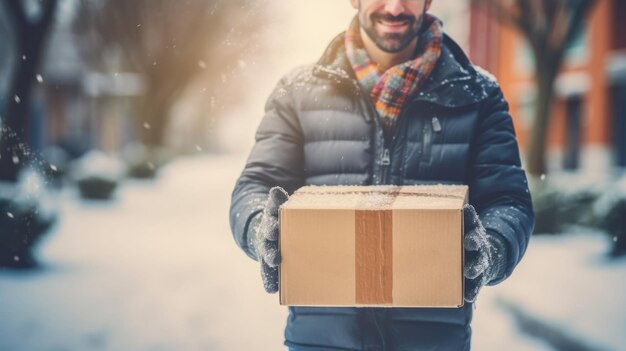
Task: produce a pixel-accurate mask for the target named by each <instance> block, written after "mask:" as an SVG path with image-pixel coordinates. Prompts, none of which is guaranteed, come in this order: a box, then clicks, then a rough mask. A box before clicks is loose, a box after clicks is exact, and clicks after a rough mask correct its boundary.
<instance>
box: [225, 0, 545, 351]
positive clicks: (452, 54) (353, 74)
mask: <svg viewBox="0 0 626 351" xmlns="http://www.w3.org/2000/svg"><path fill="white" fill-rule="evenodd" d="M430 3H431V0H405V1H401V0H360V1H359V0H351V4H352V6H353V7H354V8H355V9H357V10H358V14H357V16H356V17H355V18H354V20H353V21H352V23H351V24H350V25H349V28H348V30H347V31H346V32H345V33H342V34H341V35H339V36H338V37H337V38H336V39H335V40H333V41H332V42H331V43H330V45H329V47H328V48H327V49H326V52H325V53H324V54H323V55H322V58H321V59H320V60H319V62H318V63H317V64H315V65H312V66H308V67H304V68H300V69H298V70H296V71H294V72H292V73H291V74H289V75H287V76H286V77H284V78H283V79H282V80H281V81H280V83H279V84H278V87H277V88H276V90H275V91H274V93H273V94H272V95H271V96H270V98H269V100H268V102H267V105H266V115H265V117H264V118H263V120H262V122H261V125H260V126H259V129H258V131H257V134H256V144H255V146H254V148H253V150H252V152H251V155H250V156H249V159H248V161H247V164H246V166H245V169H244V170H243V172H242V174H241V177H240V178H239V180H238V181H237V184H236V186H235V189H234V192H233V197H232V204H231V227H232V230H233V234H234V237H235V240H236V242H237V244H238V245H239V246H240V247H241V248H242V249H243V250H244V251H245V252H246V253H247V254H248V255H249V256H250V257H252V258H253V259H256V260H259V261H260V262H261V267H262V277H263V282H264V285H265V289H266V290H267V291H268V292H276V291H277V290H278V264H279V263H280V252H279V249H278V237H279V235H280V232H279V226H278V219H277V216H278V208H279V206H280V204H282V203H283V202H284V201H286V199H287V198H288V194H289V193H292V192H293V191H295V190H296V189H298V188H299V187H301V186H304V185H311V184H312V185H347V184H355V185H371V184H396V185H401V184H429V183H430V184H432V183H442V184H467V185H468V186H469V189H470V198H469V203H470V204H471V205H470V206H467V207H466V208H465V222H466V223H465V233H466V234H465V244H464V247H465V271H464V275H465V288H466V290H465V300H466V301H467V303H466V304H465V305H464V307H462V308H456V309H455V308H452V309H427V308H311V307H308V308H305V307H290V308H289V318H288V321H287V327H286V330H285V338H286V341H285V344H286V345H287V346H289V347H290V349H292V350H468V349H469V347H470V339H471V329H470V322H471V319H472V309H473V302H474V300H475V299H476V296H477V294H478V291H479V290H480V288H481V287H482V286H483V285H487V284H489V285H493V284H497V283H499V282H500V281H502V280H504V279H505V278H506V277H508V276H509V275H510V274H511V272H512V271H513V268H514V267H515V265H516V264H517V263H518V262H519V260H520V258H521V257H522V255H523V253H524V251H525V249H526V246H527V243H528V239H529V236H530V233H531V231H532V226H533V221H534V216H533V212H532V207H531V202H530V195H529V192H528V186H527V183H526V176H525V173H524V170H523V169H522V168H521V167H520V159H519V151H518V146H517V141H516V139H515V133H514V130H513V125H512V121H511V116H510V115H509V113H508V105H507V103H506V101H505V100H504V98H503V96H502V93H501V91H500V89H499V87H498V85H497V83H496V82H495V81H494V80H492V79H490V78H489V76H488V75H487V74H484V73H481V72H479V71H477V70H476V68H475V67H474V66H472V64H471V63H470V62H469V60H468V59H467V57H466V56H465V55H464V54H463V52H462V50H461V49H460V48H459V47H458V46H457V45H456V44H455V43H454V42H453V41H452V40H451V39H450V38H449V37H447V36H446V35H445V34H443V31H442V24H441V22H440V21H439V20H437V19H436V18H434V17H433V16H431V15H429V14H428V13H427V12H426V11H427V10H428V8H429V7H430ZM283 189H284V190H283ZM268 194H269V196H268ZM474 209H475V210H474Z"/></svg>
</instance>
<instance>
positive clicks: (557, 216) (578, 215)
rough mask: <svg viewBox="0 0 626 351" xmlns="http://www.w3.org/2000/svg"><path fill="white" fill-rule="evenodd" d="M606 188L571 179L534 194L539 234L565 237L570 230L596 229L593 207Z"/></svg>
mask: <svg viewBox="0 0 626 351" xmlns="http://www.w3.org/2000/svg"><path fill="white" fill-rule="evenodd" d="M604 191H605V190H604V187H603V186H602V185H598V184H593V183H592V184H588V183H585V182H576V181H574V180H573V179H568V178H567V177H561V178H557V179H552V180H550V181H549V182H548V183H547V184H546V185H545V186H544V187H543V190H542V191H541V192H539V193H535V194H533V206H534V210H535V233H542V234H546V233H550V234H555V233H561V232H563V231H565V230H566V229H567V228H568V227H569V226H572V225H578V226H595V225H596V222H597V219H596V217H595V216H594V211H593V206H594V203H595V202H596V200H597V199H598V198H599V197H601V195H602V193H603V192H604Z"/></svg>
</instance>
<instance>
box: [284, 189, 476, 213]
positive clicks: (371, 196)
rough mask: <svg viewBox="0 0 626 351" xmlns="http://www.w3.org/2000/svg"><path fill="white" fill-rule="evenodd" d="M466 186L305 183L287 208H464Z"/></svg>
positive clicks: (286, 205)
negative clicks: (322, 184) (330, 184)
mask: <svg viewBox="0 0 626 351" xmlns="http://www.w3.org/2000/svg"><path fill="white" fill-rule="evenodd" d="M467 192H468V187H467V186H465V185H410V186H390V185H376V186H305V187H302V188H300V189H298V190H296V192H295V193H294V194H293V195H292V196H291V197H290V198H289V200H288V201H287V202H286V203H285V204H284V205H283V206H282V208H283V209H356V210H380V209H394V210H395V209H433V210H445V209H460V208H461V207H462V206H463V204H464V203H465V201H466V199H467Z"/></svg>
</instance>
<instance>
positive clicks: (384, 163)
mask: <svg viewBox="0 0 626 351" xmlns="http://www.w3.org/2000/svg"><path fill="white" fill-rule="evenodd" d="M317 67H318V69H319V70H320V71H322V72H324V73H326V74H328V75H329V76H334V77H337V78H338V79H340V80H344V81H349V82H350V83H352V84H353V86H354V87H356V88H357V89H359V90H360V92H361V94H360V95H362V97H361V98H362V100H364V101H365V104H366V107H367V110H368V111H367V112H369V113H370V114H371V115H372V117H373V119H374V121H373V122H374V125H375V126H376V134H377V137H378V135H379V134H382V133H383V130H382V125H381V121H380V118H379V117H378V113H377V112H376V108H375V107H374V104H372V101H371V100H369V99H368V96H369V94H365V93H364V92H363V91H362V90H361V88H360V87H361V86H360V85H359V82H358V81H357V80H355V79H354V78H352V77H350V76H349V75H348V73H346V72H345V71H341V72H339V71H336V70H331V69H327V68H325V67H324V66H320V65H318V66H317ZM403 112H404V110H403V111H401V112H400V115H399V116H398V121H397V123H399V122H400V120H401V118H402V115H403V114H404V113H403ZM364 117H365V119H366V120H368V121H370V120H371V118H369V117H368V116H364ZM396 127H397V125H396ZM396 132H397V128H396V129H395V130H394V135H395V133H396ZM382 142H383V143H382V144H383V155H382V158H381V160H380V161H378V164H379V166H380V171H379V173H378V178H377V181H376V180H375V181H374V184H378V185H380V184H383V185H384V184H387V181H388V178H389V171H390V168H391V167H390V166H391V150H393V148H394V146H395V139H394V140H392V141H391V145H387V140H385V136H384V135H382Z"/></svg>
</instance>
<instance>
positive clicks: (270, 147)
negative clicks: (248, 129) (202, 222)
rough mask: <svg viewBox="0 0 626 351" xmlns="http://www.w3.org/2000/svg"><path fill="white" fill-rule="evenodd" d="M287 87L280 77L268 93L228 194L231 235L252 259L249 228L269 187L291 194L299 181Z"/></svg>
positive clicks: (296, 134) (298, 147) (296, 133)
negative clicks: (252, 141)
mask: <svg viewBox="0 0 626 351" xmlns="http://www.w3.org/2000/svg"><path fill="white" fill-rule="evenodd" d="M291 87H292V85H291V84H288V80H287V78H284V79H283V80H281V82H279V84H278V86H277V87H276V88H275V89H274V91H273V93H272V94H271V95H270V97H269V99H268V101H267V103H266V105H265V115H264V117H263V119H262V121H261V124H260V125H259V128H258V130H257V132H256V136H255V139H256V142H255V145H254V147H253V148H252V151H251V153H250V155H249V157H248V160H247V162H246V165H245V168H244V170H243V172H242V173H241V175H240V177H239V179H238V180H237V183H236V185H235V189H234V190H233V193H232V198H231V206H230V227H231V230H232V233H233V236H234V238H235V241H236V242H237V245H239V247H241V248H242V249H243V250H244V251H245V252H246V254H247V255H248V256H250V257H251V258H253V259H255V260H256V259H257V257H256V253H255V252H254V248H253V245H251V244H250V242H251V240H250V239H251V238H252V235H253V233H251V231H252V230H255V229H254V227H255V225H254V224H255V223H256V222H257V219H258V218H259V216H260V213H261V211H262V210H263V207H264V205H265V202H266V200H267V195H268V192H269V190H270V188H272V187H273V186H281V187H283V188H284V189H285V190H287V192H288V193H290V194H291V193H293V192H294V191H295V190H296V189H297V188H299V187H300V186H301V185H302V183H303V156H302V155H303V150H302V131H301V128H300V125H299V123H298V119H297V116H296V115H295V112H294V109H293V100H292V95H291V91H290V89H291ZM255 217H256V219H255Z"/></svg>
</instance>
